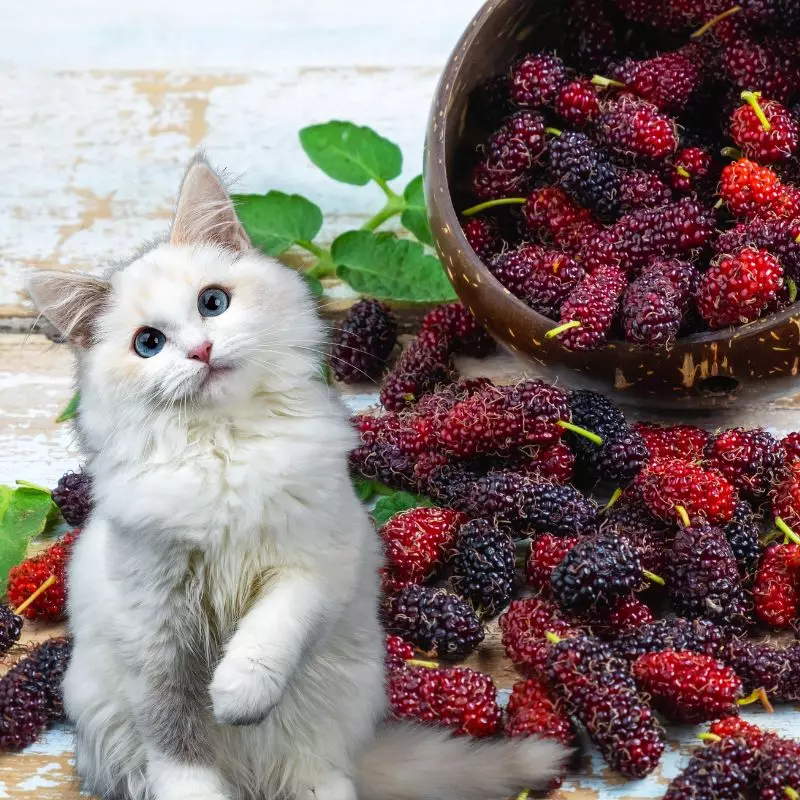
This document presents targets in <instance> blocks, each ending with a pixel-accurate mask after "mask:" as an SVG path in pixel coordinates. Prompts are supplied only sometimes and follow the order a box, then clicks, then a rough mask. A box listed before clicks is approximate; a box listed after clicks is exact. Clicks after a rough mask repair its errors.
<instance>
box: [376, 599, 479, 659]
mask: <svg viewBox="0 0 800 800" xmlns="http://www.w3.org/2000/svg"><path fill="white" fill-rule="evenodd" d="M383 617H384V622H385V625H386V629H387V631H388V632H389V633H392V634H394V635H395V636H402V637H403V638H404V639H405V640H406V641H408V642H411V644H413V645H414V646H415V647H418V648H419V649H420V650H421V651H423V652H425V653H430V654H431V655H435V656H438V657H439V658H461V657H463V656H467V655H469V654H470V653H471V652H472V651H473V650H474V649H475V648H476V647H477V646H478V645H479V644H480V643H481V642H482V641H483V637H484V632H483V628H482V627H481V623H480V620H479V619H478V617H477V616H476V614H475V612H474V611H473V609H472V608H471V606H469V605H468V604H467V603H465V602H464V601H463V600H462V599H461V598H460V597H458V596H457V595H454V594H451V593H450V592H447V591H445V590H443V589H435V588H433V587H426V586H408V587H406V588H405V589H402V590H401V591H400V592H398V593H397V594H394V595H391V596H390V597H388V598H386V600H385V602H384V605H383Z"/></svg>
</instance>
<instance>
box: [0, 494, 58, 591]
mask: <svg viewBox="0 0 800 800" xmlns="http://www.w3.org/2000/svg"><path fill="white" fill-rule="evenodd" d="M54 507H55V503H53V498H52V497H50V493H49V492H48V491H46V490H41V489H35V488H31V487H29V486H20V487H19V488H17V489H12V488H11V487H9V486H0V591H2V592H5V588H6V584H7V582H8V573H9V572H10V571H11V568H12V567H13V566H16V565H17V564H19V563H20V562H21V561H22V560H23V559H24V558H25V553H26V552H27V550H28V544H29V542H30V540H31V539H32V538H33V537H34V536H37V535H38V534H40V533H42V531H43V530H44V529H45V526H46V525H47V518H48V516H49V515H50V513H51V512H52V510H53V508H54Z"/></svg>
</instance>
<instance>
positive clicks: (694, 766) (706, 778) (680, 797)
mask: <svg viewBox="0 0 800 800" xmlns="http://www.w3.org/2000/svg"><path fill="white" fill-rule="evenodd" d="M757 764H758V758H757V755H756V753H755V752H754V751H753V750H752V748H751V747H750V746H749V745H748V744H747V743H746V742H745V741H744V740H742V739H723V740H722V741H720V742H714V743H713V744H711V745H708V746H707V747H704V748H702V749H701V750H699V751H698V752H697V753H696V754H695V756H694V757H693V758H692V760H691V761H690V762H689V763H688V765H687V766H686V768H685V769H684V770H683V772H681V773H680V775H678V777H677V778H675V780H673V781H672V783H670V785H669V788H668V789H667V793H666V794H665V795H664V800H739V799H740V798H742V797H745V796H749V789H750V787H751V786H752V784H753V781H754V779H755V772H756V767H757Z"/></svg>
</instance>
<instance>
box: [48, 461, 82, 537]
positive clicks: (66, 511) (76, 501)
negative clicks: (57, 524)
mask: <svg viewBox="0 0 800 800" xmlns="http://www.w3.org/2000/svg"><path fill="white" fill-rule="evenodd" d="M53 502H54V503H55V504H56V505H57V506H58V508H59V510H60V511H61V516H62V517H64V522H66V523H67V525H70V526H72V527H73V528H79V527H80V526H81V525H83V523H84V522H86V519H87V517H88V516H89V512H90V511H91V510H92V479H91V477H90V476H89V475H88V473H86V472H84V471H83V469H81V470H80V472H67V473H66V474H65V475H62V476H61V478H60V479H59V481H58V484H57V485H56V488H55V489H53Z"/></svg>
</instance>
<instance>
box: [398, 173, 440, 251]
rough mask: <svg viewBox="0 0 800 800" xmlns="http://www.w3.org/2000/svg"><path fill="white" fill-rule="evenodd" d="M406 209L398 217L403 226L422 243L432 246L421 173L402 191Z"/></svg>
mask: <svg viewBox="0 0 800 800" xmlns="http://www.w3.org/2000/svg"><path fill="white" fill-rule="evenodd" d="M403 198H404V199H405V201H406V210H405V211H404V212H403V215H402V216H401V217H400V222H402V223H403V227H404V228H406V229H407V230H409V231H411V233H413V234H414V236H416V237H417V239H419V240H420V241H421V242H422V243H423V244H427V245H430V246H431V247H433V234H432V233H431V226H430V225H429V224H428V209H427V208H426V207H425V190H424V188H423V185H422V175H417V177H416V178H414V180H413V181H411V183H409V184H408V186H406V190H405V191H404V192H403Z"/></svg>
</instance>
